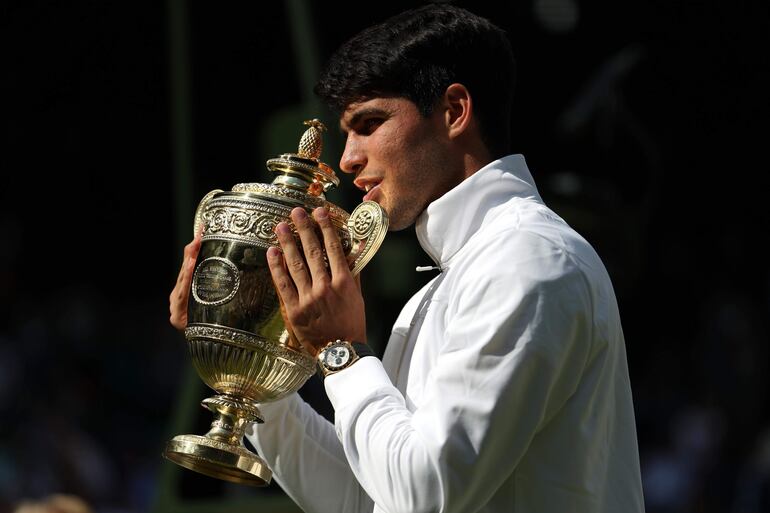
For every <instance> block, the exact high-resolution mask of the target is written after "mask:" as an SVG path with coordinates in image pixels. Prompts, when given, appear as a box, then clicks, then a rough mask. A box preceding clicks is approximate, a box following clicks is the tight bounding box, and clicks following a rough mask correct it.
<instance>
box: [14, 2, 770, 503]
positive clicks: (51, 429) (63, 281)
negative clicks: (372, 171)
mask: <svg viewBox="0 0 770 513" xmlns="http://www.w3.org/2000/svg"><path fill="white" fill-rule="evenodd" d="M456 3H458V4H459V5H463V6H466V7H468V8H470V9H471V10H474V11H475V12H477V13H478V14H481V15H484V16H487V17H489V18H490V19H491V20H492V21H493V22H495V23H496V24H498V25H499V26H501V27H503V28H504V29H505V30H507V31H508V33H509V35H510V37H511V41H512V43H513V48H514V52H515V54H516V57H517V62H518V68H519V69H518V72H519V81H518V83H517V89H516V100H515V106H514V119H513V121H512V123H513V130H514V141H515V151H516V152H518V153H523V154H524V155H525V156H526V158H527V161H528V163H529V166H530V168H531V170H532V173H533V175H534V177H535V180H536V181H537V183H538V187H539V189H540V192H541V194H542V196H543V197H544V199H545V200H546V202H547V203H548V204H549V205H550V206H551V207H552V208H553V209H554V210H555V211H556V212H557V213H559V214H560V215H561V216H562V217H564V218H565V219H566V220H567V221H568V222H569V223H570V224H572V225H573V226H574V227H575V228H576V229H578V231H580V232H581V233H583V234H584V235H585V236H586V238H587V239H588V240H589V241H590V242H591V243H592V244H593V245H594V246H595V247H596V248H597V250H598V251H599V254H600V255H601V256H602V257H603V259H604V261H605V263H606V265H607V267H608V269H609V271H610V274H611V276H612V278H613V282H614V284H615V287H616V293H617V296H618V300H619V303H620V307H621V314H622V316H623V321H624V331H625V335H626V344H627V349H628V359H629V368H630V373H631V381H632V386H633V393H634V400H635V407H636V415H637V425H638V437H639V446H640V453H641V458H642V471H643V481H644V487H645V499H646V505H647V511H648V512H663V513H665V512H732V513H738V512H760V511H770V495H769V494H770V489H769V488H768V478H769V477H770V419H768V413H769V412H768V408H767V404H768V400H767V399H768V398H767V391H768V380H767V377H766V376H767V371H768V349H767V342H768V322H767V319H768V314H770V273H768V266H767V260H768V259H767V250H766V249H765V248H766V247H767V244H766V241H765V240H764V239H766V238H767V234H768V228H767V227H768V215H767V206H766V202H767V187H766V186H765V185H764V183H765V175H766V173H767V163H766V161H765V158H764V152H763V151H762V150H764V149H765V147H766V146H767V129H766V124H767V122H768V100H767V91H768V89H767V86H768V80H767V78H768V59H767V57H766V54H764V53H763V51H764V50H763V48H762V46H763V44H764V43H766V41H765V40H764V39H765V37H764V32H766V31H767V27H768V26H770V24H769V23H768V22H770V16H768V4H767V3H760V2H757V3H756V4H755V5H751V4H748V3H741V2H710V3H709V2H700V1H653V2H643V1H641V0H630V1H627V2H586V1H578V0H529V1H524V2H516V3H505V2H499V1H481V0H478V1H475V2H456ZM418 4H420V2H404V1H399V2H388V3H382V4H374V3H366V4H352V5H351V6H350V8H347V9H342V8H341V7H335V6H332V5H329V3H327V2H324V3H321V2H309V1H302V0H294V1H289V2H272V3H266V2H203V1H190V2H184V1H182V0H171V1H169V2H148V3H145V4H141V5H140V4H137V3H133V2H131V3H129V2H122V3H105V2H96V1H92V2H71V3H62V2H50V3H39V2H19V1H17V2H6V3H4V5H3V6H2V7H0V12H2V15H0V27H2V28H1V29H0V37H1V38H2V47H3V52H2V55H3V58H2V60H1V61H0V62H1V63H2V64H1V65H2V79H1V82H0V84H1V85H0V87H2V89H1V91H2V95H1V96H0V98H2V116H0V119H2V141H3V145H2V151H1V152H0V169H1V170H2V178H3V180H2V186H0V191H1V192H0V419H1V420H2V422H0V512H2V511H13V510H14V509H15V508H17V507H18V505H19V504H21V503H24V502H26V503H29V502H30V501H42V500H46V498H48V497H50V496H51V495H52V494H68V495H74V496H78V497H80V498H82V499H83V500H84V501H85V502H86V503H87V504H89V505H90V507H91V508H92V509H93V510H94V511H99V512H144V511H196V509H195V508H196V507H198V509H197V511H204V510H205V511H208V510H212V511H215V510H223V509H226V507H225V505H226V504H228V503H234V502H233V501H242V502H241V503H239V504H242V505H243V504H246V505H248V507H249V508H251V509H253V510H255V511H256V510H258V508H261V509H259V510H261V511H290V510H291V508H290V506H289V505H284V504H285V501H283V499H282V498H281V497H282V494H281V491H280V489H279V488H278V487H277V486H275V485H273V486H271V487H270V488H268V489H264V490H250V489H249V490H244V489H243V487H235V486H230V485H223V484H221V483H219V482H215V481H213V480H210V479H207V478H199V477H198V476H197V475H194V474H192V473H190V472H187V471H177V470H176V467H175V466H173V465H172V464H170V463H168V462H166V461H165V460H163V459H162V458H161V456H160V453H161V451H162V449H163V446H164V443H165V441H166V440H167V439H168V438H170V437H171V436H174V435H176V434H180V433H182V432H188V433H202V432H203V431H205V428H206V424H207V422H208V421H210V419H207V418H206V414H205V412H201V413H200V414H199V413H198V406H197V403H198V402H199V401H200V400H201V399H202V398H204V397H206V390H204V389H203V387H202V385H201V384H200V383H199V380H198V379H197V377H196V376H195V375H194V374H192V373H191V364H190V361H189V357H188V356H187V354H186V350H185V347H184V341H183V337H182V336H181V335H180V334H179V333H176V332H175V331H174V330H173V329H172V328H171V327H170V325H169V324H168V320H167V319H168V313H167V312H168V299H167V298H168V294H169V292H170V291H171V288H172V287H173V284H174V281H175V278H176V274H177V270H178V265H179V263H180V261H181V252H182V247H183V245H184V244H185V243H186V242H187V241H189V239H190V238H191V237H192V214H193V209H194V207H195V204H196V203H197V201H198V200H199V199H200V198H201V197H202V196H203V194H205V193H206V192H207V191H209V190H211V189H214V188H222V189H228V188H230V187H231V186H232V185H233V184H235V183H239V182H244V181H263V182H264V181H270V180H271V177H269V176H268V174H267V171H266V170H265V167H264V161H265V160H266V159H267V158H270V157H272V156H274V155H275V154H277V153H283V152H287V151H294V150H295V145H296V143H297V141H298V138H299V136H300V135H301V133H302V131H303V129H304V127H302V125H301V121H302V120H304V119H308V118H311V117H321V118H322V119H323V120H324V121H325V122H326V123H327V125H328V126H330V127H331V128H332V132H334V131H335V130H334V127H335V126H336V120H335V119H334V118H332V117H330V115H329V114H328V113H327V112H325V111H323V110H322V109H320V108H319V107H318V105H317V104H316V103H315V102H314V101H313V99H312V95H311V87H312V84H313V80H314V77H315V75H316V73H317V69H318V66H320V65H321V63H322V62H324V61H325V59H326V58H327V57H328V56H329V54H330V53H331V52H332V51H333V50H334V48H336V46H337V45H338V44H340V43H341V42H343V41H344V40H345V39H347V38H348V37H350V36H352V35H353V34H354V33H356V32H357V31H358V30H360V29H361V28H363V27H364V26H366V25H368V24H370V23H372V22H374V21H379V20H381V19H383V18H384V17H386V16H387V15H390V14H394V13H396V12H398V11H400V10H402V9H403V8H405V7H408V6H414V5H418ZM489 79H490V80H494V79H495V64H494V63H489ZM339 144H340V140H339V136H334V135H332V136H330V138H329V139H328V140H327V150H326V152H325V154H324V157H323V158H324V160H325V161H326V162H328V163H330V164H332V165H333V167H335V168H337V162H338V159H339V149H340V147H339ZM344 180H345V178H343V181H344ZM329 199H330V201H332V202H334V203H337V204H339V205H340V206H342V207H343V208H345V209H346V210H348V211H350V210H352V208H353V207H354V206H355V205H356V204H357V203H358V202H359V201H360V194H359V193H357V192H355V191H354V190H353V189H352V187H351V186H350V184H349V183H346V184H345V185H343V187H341V188H340V189H339V190H338V191H336V192H333V193H331V194H330V195H329ZM428 261H429V260H428V258H427V256H425V255H424V254H423V253H422V252H421V251H420V249H419V246H417V243H416V241H415V239H414V235H413V232H412V230H411V229H410V230H406V231H404V232H399V233H392V234H390V235H389V236H388V238H387V239H386V242H385V245H384V247H383V248H382V250H381V253H379V254H378V256H377V257H376V258H375V260H374V261H373V263H372V264H370V266H369V267H368V268H367V269H366V270H365V271H364V275H363V280H364V287H365V289H366V299H367V309H368V313H367V315H368V320H369V337H370V340H371V342H372V344H373V345H374V346H375V348H376V349H377V350H378V351H380V352H381V351H382V350H383V349H384V347H383V344H384V341H385V340H387V335H388V329H389V326H390V324H391V323H392V321H393V320H394V318H395V316H396V315H397V313H398V310H399V309H400V307H401V305H403V303H404V302H405V301H406V299H407V298H408V297H409V296H410V294H412V293H413V292H414V291H416V290H417V289H418V287H419V286H421V285H422V284H423V283H425V281H427V280H428V279H429V278H430V276H426V275H420V274H417V273H415V272H414V271H413V269H414V266H415V265H425V264H426V263H428ZM302 393H303V395H305V396H306V397H307V398H308V399H309V400H311V401H312V402H314V403H315V404H317V405H318V408H319V409H321V410H322V411H324V413H326V414H329V413H330V412H329V410H328V403H325V398H324V397H323V393H322V391H320V389H319V387H318V383H317V382H315V380H314V379H313V380H311V382H309V383H308V385H306V387H305V388H304V389H303V391H302ZM269 501H273V502H269ZM282 501H283V502H282ZM266 504H271V506H269V507H267V506H265V505H266ZM201 505H203V506H201ZM205 508H209V509H205ZM241 509H243V508H241Z"/></svg>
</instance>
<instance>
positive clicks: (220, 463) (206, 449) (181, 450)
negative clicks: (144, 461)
mask: <svg viewBox="0 0 770 513" xmlns="http://www.w3.org/2000/svg"><path fill="white" fill-rule="evenodd" d="M163 456H164V457H165V458H166V459H169V460H171V461H173V462H174V463H176V464H177V465H181V466H182V467H185V468H187V469H190V470H194V471H195V472H200V473H201V474H205V475H207V476H209V477H215V478H217V479H223V480H225V481H230V482H233V483H239V484H246V485H250V486H267V485H268V484H270V479H271V478H272V476H273V472H272V471H271V470H270V469H269V468H268V466H267V463H265V462H264V461H263V460H262V458H260V457H259V456H257V455H256V454H254V453H253V452H251V451H249V450H248V449H246V448H245V447H243V446H237V445H230V444H226V443H224V442H219V441H217V440H213V439H211V438H207V437H205V436H198V435H179V436H175V437H174V438H173V439H172V440H171V441H170V442H168V444H166V449H165V450H164V451H163Z"/></svg>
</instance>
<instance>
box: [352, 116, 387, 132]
mask: <svg viewBox="0 0 770 513" xmlns="http://www.w3.org/2000/svg"><path fill="white" fill-rule="evenodd" d="M384 121H385V119H384V118H380V117H371V118H365V119H363V120H361V122H360V123H359V125H358V126H357V127H356V132H358V133H359V134H361V135H371V134H372V133H373V132H374V131H375V130H377V128H379V126H380V125H381V124H382V123H383V122H384Z"/></svg>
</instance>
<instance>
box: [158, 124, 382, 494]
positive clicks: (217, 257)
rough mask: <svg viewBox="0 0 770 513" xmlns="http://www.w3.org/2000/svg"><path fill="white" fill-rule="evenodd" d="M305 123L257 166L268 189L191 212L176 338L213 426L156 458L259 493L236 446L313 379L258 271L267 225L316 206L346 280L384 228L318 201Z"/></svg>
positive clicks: (253, 461) (325, 183) (246, 189)
mask: <svg viewBox="0 0 770 513" xmlns="http://www.w3.org/2000/svg"><path fill="white" fill-rule="evenodd" d="M305 124H306V125H309V128H308V129H307V130H306V131H305V133H304V135H303V136H302V138H301V140H300V143H299V150H298V152H297V153H296V154H294V153H287V154H283V155H280V156H279V157H277V158H274V159H270V160H268V161H267V167H268V169H270V170H271V171H274V172H276V173H278V176H277V177H276V178H275V180H273V182H272V183H271V184H262V183H242V184H238V185H235V186H234V187H233V188H232V190H231V191H229V192H225V191H222V190H214V191H211V192H209V193H208V194H206V195H205V196H204V197H203V199H202V200H201V202H200V204H199V205H198V208H197V210H196V213H195V222H194V233H195V234H196V235H197V234H198V233H201V231H202V237H201V243H200V251H199V253H198V256H197V259H196V261H195V267H194V271H193V276H192V284H191V290H190V295H189V302H188V311H187V315H188V318H187V320H188V322H187V327H186V328H185V338H186V339H187V341H188V344H189V349H190V355H191V357H192V361H193V365H194V366H195V369H196V371H197V372H198V375H199V376H200V378H201V379H202V380H203V381H204V382H205V383H206V384H207V385H208V386H209V387H210V388H212V389H213V390H215V391H216V392H217V395H215V396H213V397H209V398H207V399H204V400H203V402H202V404H203V406H204V407H206V408H208V409H209V410H211V411H212V412H213V414H214V421H213V422H212V423H211V429H210V430H209V432H208V433H206V434H205V435H204V436H199V435H179V436H176V437H174V438H173V439H172V440H171V441H169V442H168V444H167V445H166V449H165V451H164V452H163V455H164V456H165V457H166V458H168V459H169V460H171V461H173V462H175V463H177V464H179V465H181V466H183V467H186V468H188V469H191V470H195V471H197V472H200V473H203V474H206V475H208V476H211V477H216V478H219V479H224V480H227V481H232V482H236V483H244V484H249V485H252V486H264V485H266V484H268V483H269V482H270V479H271V476H272V472H271V470H270V469H269V468H268V467H267V465H266V464H265V462H264V461H263V460H262V459H261V458H260V457H259V456H257V455H256V454H255V453H254V452H252V451H250V450H249V449H247V448H246V447H245V446H244V444H243V436H244V433H245V430H246V428H247V427H248V425H249V424H250V423H252V422H263V421H264V420H265V419H263V418H262V414H261V413H260V411H259V408H258V404H259V403H265V402H271V401H276V400H278V399H281V398H282V397H285V396H286V395H288V394H291V393H293V392H296V391H297V390H298V389H299V388H300V387H301V386H302V385H303V384H304V383H305V381H307V379H308V378H309V377H310V376H312V375H313V373H314V372H315V370H316V361H315V359H314V358H313V356H312V355H310V354H309V353H308V352H307V351H306V350H305V349H303V348H302V347H301V345H299V344H298V343H296V341H295V340H293V337H292V336H291V334H290V333H289V331H287V329H286V327H285V325H284V321H283V318H282V315H281V309H280V302H279V299H278V296H277V294H276V292H275V288H274V285H273V281H272V278H271V275H270V271H269V268H268V265H267V259H266V252H267V250H268V248H270V247H271V246H276V245H277V244H278V242H277V238H276V235H275V232H274V230H275V227H276V225H278V223H280V222H282V221H283V222H288V223H289V224H290V225H291V218H290V213H291V211H292V209H293V208H296V207H302V208H304V209H305V210H307V211H308V212H310V211H312V210H313V209H315V208H317V207H325V208H326V210H328V212H329V217H330V219H331V221H332V224H333V225H334V227H335V228H336V229H337V232H338V234H339V237H340V241H341V243H342V247H343V250H344V251H345V254H346V255H347V259H348V262H349V264H350V267H351V270H352V273H353V274H354V275H355V274H358V272H360V271H361V269H362V268H363V267H364V266H365V265H366V264H367V262H368V261H369V260H370V259H371V258H372V256H373V255H374V253H375V252H376V251H377V249H378V248H379V246H380V244H381V243H382V241H383V239H384V237H385V234H386V233H387V227H388V219H387V215H386V213H385V211H384V210H383V209H382V208H381V207H380V206H379V205H378V204H377V203H375V202H372V201H365V202H363V203H362V204H360V205H359V206H358V207H356V209H355V210H353V212H352V214H350V215H349V214H347V213H346V212H345V211H344V210H342V209H341V208H339V207H337V206H335V205H333V204H331V203H329V202H327V201H326V199H325V198H324V192H325V191H326V190H328V189H329V188H330V187H331V186H333V185H338V184H339V180H338V178H337V177H336V176H335V174H334V171H333V170H332V169H331V168H330V167H329V166H328V165H326V164H324V163H323V162H321V161H320V160H319V159H320V155H321V150H322V147H323V143H322V138H321V133H322V131H323V130H324V126H323V124H322V123H321V122H320V121H318V120H312V121H306V122H305ZM292 228H293V226H292ZM295 237H296V233H295ZM297 240H298V242H299V239H297ZM267 421H269V419H267Z"/></svg>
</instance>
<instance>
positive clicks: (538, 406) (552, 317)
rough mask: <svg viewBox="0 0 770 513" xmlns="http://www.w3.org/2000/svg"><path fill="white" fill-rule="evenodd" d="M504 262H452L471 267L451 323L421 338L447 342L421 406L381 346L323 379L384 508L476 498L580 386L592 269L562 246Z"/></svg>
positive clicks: (460, 506) (450, 506)
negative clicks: (387, 363)
mask: <svg viewBox="0 0 770 513" xmlns="http://www.w3.org/2000/svg"><path fill="white" fill-rule="evenodd" d="M542 258H546V260H547V262H543V260H542ZM544 263H545V264H548V265H543V264H544ZM507 264H508V265H506V266H503V267H502V272H501V273H497V274H495V275H494V276H492V275H491V274H490V273H488V270H487V269H485V270H483V272H479V271H478V270H477V271H476V272H475V273H473V272H471V270H467V271H468V272H467V273H466V270H450V271H449V272H452V271H459V272H463V273H465V274H464V277H462V278H460V279H459V280H458V283H456V284H454V285H453V286H454V287H455V290H454V291H453V292H451V294H450V296H451V298H450V299H449V302H448V305H447V309H446V312H445V313H444V316H445V317H446V318H445V321H444V326H446V328H445V331H444V332H443V333H436V332H435V331H434V332H430V330H427V333H426V329H425V328H423V331H421V332H420V337H421V338H418V339H417V344H423V343H427V344H437V346H438V347H440V350H439V351H438V355H437V356H436V358H435V362H434V364H433V366H432V368H431V371H430V374H429V376H428V377H427V383H426V389H425V392H424V395H423V397H422V399H421V400H420V401H419V404H417V405H416V408H415V409H413V411H410V409H408V408H407V407H406V405H405V400H404V397H403V396H402V395H401V393H400V392H399V391H398V390H397V389H396V388H395V387H394V386H393V385H392V384H391V382H390V380H389V379H388V377H387V375H386V374H385V371H384V369H383V367H382V365H381V363H380V362H379V361H378V360H377V359H375V358H373V357H366V358H362V359H361V360H360V361H359V362H357V363H356V364H355V365H352V366H351V367H349V368H348V369H345V370H344V371H341V372H339V373H337V374H335V375H332V376H329V377H328V378H327V379H326V380H325V387H326V391H327V394H328V395H329V398H330V399H331V402H332V404H333V406H334V409H335V428H336V432H337V435H338V437H339V439H340V441H341V442H342V447H343V448H344V451H345V455H346V457H347V460H348V462H349V464H350V467H351V468H352V471H353V473H354V474H355V476H356V477H357V479H358V481H359V482H360V483H361V486H363V488H364V489H365V490H366V492H367V493H368V494H369V496H371V497H372V499H373V500H374V502H375V503H376V504H377V506H378V508H380V509H382V510H383V511H386V512H388V513H396V512H410V513H416V512H428V511H431V512H432V511H442V512H447V513H449V512H467V511H475V510H477V509H478V508H479V507H480V506H481V505H483V504H484V503H486V502H487V500H488V498H489V497H490V496H492V495H493V494H494V492H495V490H496V489H497V488H498V487H499V486H500V484H501V483H502V482H503V481H505V479H507V478H508V477H509V476H510V474H511V473H512V472H513V471H514V470H515V468H516V466H517V464H518V462H519V461H520V459H521V457H522V455H523V454H524V453H525V451H526V450H527V447H528V446H529V444H530V442H531V441H532V439H533V437H534V436H536V433H537V432H538V430H539V429H541V428H542V427H543V426H544V425H545V424H546V423H547V422H548V420H549V419H550V418H551V417H552V416H553V415H554V413H555V412H557V411H558V410H559V408H560V407H561V406H562V405H563V404H564V402H565V401H566V400H567V399H568V398H569V396H570V395H571V394H572V393H573V392H574V390H575V389H576V387H577V384H578V382H579V380H580V375H581V372H582V369H583V366H584V364H585V361H586V358H587V355H588V351H589V348H588V345H589V341H590V329H591V327H590V324H591V323H590V319H589V318H587V317H589V316H590V311H591V306H590V301H591V300H590V294H589V292H588V288H587V284H586V281H585V278H584V277H583V275H582V274H581V273H580V272H578V271H576V270H575V269H574V267H573V266H571V265H570V262H569V261H568V257H567V256H566V255H564V254H561V253H560V251H559V250H554V251H553V252H552V253H551V254H548V255H547V256H546V257H537V258H534V259H533V260H531V261H522V262H516V263H515V265H510V264H511V263H507ZM543 269H555V271H554V272H553V273H552V274H548V273H545V274H544V273H543V271H542V270H543ZM447 281H449V280H447ZM452 298H455V299H452ZM423 336H427V337H433V338H441V340H425V339H424V338H422V337H423Z"/></svg>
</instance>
